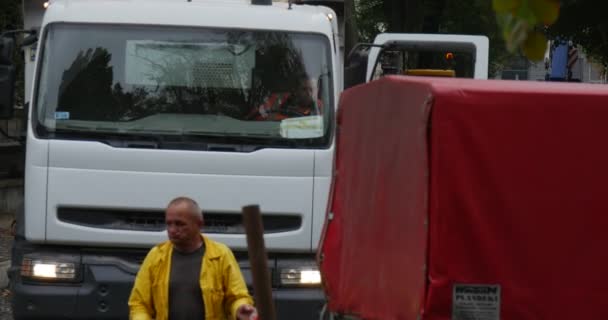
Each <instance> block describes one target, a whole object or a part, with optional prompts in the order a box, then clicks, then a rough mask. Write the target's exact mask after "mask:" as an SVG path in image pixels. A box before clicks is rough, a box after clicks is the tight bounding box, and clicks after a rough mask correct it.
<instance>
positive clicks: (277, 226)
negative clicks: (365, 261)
mask: <svg viewBox="0 0 608 320" xmlns="http://www.w3.org/2000/svg"><path fill="white" fill-rule="evenodd" d="M27 5H32V3H29V4H27ZM27 5H26V6H27ZM41 5H43V6H44V9H43V10H44V14H43V15H40V17H41V20H39V39H38V43H37V47H36V50H35V51H31V53H30V54H31V61H30V63H31V65H30V64H29V63H28V66H27V70H26V72H27V71H31V82H30V85H28V86H27V87H28V88H27V89H29V92H28V96H27V98H26V100H27V101H29V113H28V127H27V135H26V137H27V155H26V165H25V168H26V169H25V171H26V173H25V209H24V212H23V213H22V214H21V215H19V217H18V219H17V220H18V222H17V223H18V225H19V230H20V231H19V234H18V235H17V237H16V241H15V245H14V249H13V260H12V264H13V265H12V268H11V271H10V276H11V285H12V289H13V294H14V297H13V312H14V317H15V318H16V319H24V318H28V319H30V318H64V319H66V318H67V319H91V318H126V317H127V316H128V310H127V304H126V301H127V299H128V295H129V293H130V290H131V286H132V283H133V280H134V277H135V275H136V273H137V271H138V269H139V265H140V263H141V261H142V259H143V258H144V256H145V254H146V253H147V251H148V250H149V248H150V247H152V246H153V245H155V244H157V243H159V242H162V241H165V240H166V231H165V225H164V208H165V206H166V205H167V203H168V202H169V201H170V200H171V199H172V198H174V197H176V196H182V195H183V196H189V197H192V198H194V199H196V200H197V201H198V202H199V203H200V204H201V206H202V208H203V212H204V216H205V227H204V229H203V230H202V232H203V233H205V234H206V235H207V236H209V237H211V238H213V239H215V240H217V241H220V242H223V243H225V244H227V245H228V246H229V247H230V248H231V249H232V250H233V251H234V252H235V255H236V257H237V259H238V260H239V263H240V266H241V269H242V271H243V274H244V276H245V278H246V281H247V283H248V284H249V285H251V274H250V271H249V267H248V259H247V250H246V249H247V244H246V238H245V232H244V228H243V224H242V219H241V208H242V207H243V206H245V205H249V204H258V205H260V207H261V209H262V212H263V223H264V231H265V243H266V246H267V250H268V253H269V267H270V269H271V277H272V281H273V289H274V292H273V293H274V298H275V300H276V304H277V311H278V317H279V318H281V319H310V318H311V317H312V318H314V317H316V316H317V315H318V311H319V310H320V308H321V306H322V304H323V301H324V296H323V293H322V290H321V289H320V277H319V276H318V269H317V267H316V263H315V260H314V253H315V252H316V249H317V243H318V241H319V238H320V233H321V229H322V224H323V219H324V217H325V209H326V204H327V198H328V194H329V187H330V181H331V174H332V165H333V150H334V136H333V132H334V131H333V129H334V121H335V120H334V113H335V108H336V105H337V101H338V97H339V93H340V92H341V90H342V81H341V78H342V76H341V72H342V71H341V65H342V55H341V53H340V50H339V47H340V46H339V43H337V42H336V41H337V39H338V38H339V35H338V33H339V30H338V25H337V18H336V14H335V12H334V11H332V10H331V9H329V8H326V7H322V6H307V5H296V4H293V5H292V4H288V3H263V4H261V5H257V4H252V3H249V2H248V1H244V0H243V1H241V0H222V1H220V0H217V1H214V0H205V1H203V0H193V1H179V2H178V1H163V0H152V1H150V0H146V1H143V0H128V1H112V0H100V1H84V0H55V1H50V2H45V3H44V4H42V3H41ZM41 8H42V7H41ZM41 10H42V9H41ZM33 16H37V15H33ZM27 23H29V24H32V25H31V26H35V19H34V18H33V17H26V24H27ZM26 52H29V51H27V50H26ZM26 58H27V57H26ZM30 68H31V69H30ZM303 83H307V84H309V85H310V89H311V90H310V91H311V95H312V96H311V97H309V98H310V101H306V103H308V102H312V103H313V105H314V108H312V111H311V112H310V113H306V114H301V113H298V112H294V111H289V110H288V111H284V110H273V109H272V108H270V109H267V108H263V106H266V105H268V100H269V99H271V97H273V96H276V95H283V96H284V97H286V96H295V93H294V92H295V91H297V89H298V88H299V87H301V86H302V84H303ZM3 94H5V92H4V91H3ZM302 103H304V102H302ZM269 110H270V111H272V112H274V113H277V114H280V115H281V116H280V117H278V116H276V117H275V116H269V117H263V116H261V114H262V113H264V112H266V113H270V111H269ZM311 275H312V276H311ZM315 275H316V276H315Z"/></svg>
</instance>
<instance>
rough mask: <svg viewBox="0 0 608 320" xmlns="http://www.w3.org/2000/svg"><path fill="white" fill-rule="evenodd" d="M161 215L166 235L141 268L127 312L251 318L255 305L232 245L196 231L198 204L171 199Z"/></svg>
mask: <svg viewBox="0 0 608 320" xmlns="http://www.w3.org/2000/svg"><path fill="white" fill-rule="evenodd" d="M165 220H166V224H167V233H168V236H169V241H166V242H164V243H161V244H159V245H157V246H155V247H154V248H152V249H151V250H150V252H149V253H148V255H147V256H146V259H145V260H144V262H143V264H142V266H141V268H140V269H139V272H138V273H137V277H136V278H135V284H134V285H133V290H132V291H131V296H130V297H129V310H130V318H131V319H134V320H146V319H156V320H160V319H171V320H177V319H207V320H210V319H213V320H215V319H222V320H223V319H239V320H241V319H254V317H256V315H257V311H256V309H255V308H254V307H253V300H252V299H251V296H250V295H249V292H248V291H247V286H246V285H245V281H244V280H243V276H242V274H241V270H240V269H239V266H238V264H237V262H236V259H235V258H234V255H233V254H232V251H230V249H229V248H228V247H226V246H225V245H223V244H221V243H218V242H215V241H213V240H211V239H209V238H207V237H205V236H203V235H202V234H201V233H200V230H201V227H202V226H203V215H202V211H201V209H200V208H199V206H198V204H197V203H196V202H195V201H194V200H192V199H190V198H186V197H179V198H176V199H173V200H172V201H171V202H170V203H169V205H168V206H167V209H166V212H165Z"/></svg>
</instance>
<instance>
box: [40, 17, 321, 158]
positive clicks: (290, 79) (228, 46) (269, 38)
mask: <svg viewBox="0 0 608 320" xmlns="http://www.w3.org/2000/svg"><path fill="white" fill-rule="evenodd" d="M41 52H42V64H41V66H40V72H39V80H38V84H37V89H36V92H37V93H36V97H37V98H36V102H35V103H36V117H35V118H36V119H35V121H36V128H37V133H38V134H39V135H41V136H43V137H50V138H62V137H66V138H70V139H74V138H78V137H79V136H82V137H87V139H91V138H92V139H95V136H97V135H98V136H100V137H101V136H104V135H106V136H107V135H111V136H112V137H114V138H116V137H124V138H125V139H128V138H129V137H130V136H135V135H136V136H138V137H142V136H146V135H149V136H153V137H156V138H157V137H159V136H162V137H165V138H169V139H176V138H179V139H180V141H184V139H188V138H192V139H194V140H196V141H199V142H200V141H201V139H210V140H213V139H219V138H221V139H222V140H221V141H222V142H224V143H230V141H234V143H239V144H243V143H252V144H255V143H260V144H263V145H265V146H268V145H270V146H272V145H277V146H287V147H295V148H297V147H322V146H327V145H328V142H329V141H330V137H329V136H330V134H329V132H330V130H329V129H330V126H331V123H332V121H331V117H332V116H333V93H332V90H333V89H332V85H333V83H332V74H331V70H332V67H331V51H330V46H329V40H328V38H327V37H326V36H323V35H319V34H302V33H289V32H280V31H261V30H259V31H256V30H227V29H222V30H220V29H200V28H196V29H194V28H175V27H154V26H125V25H121V26H108V25H90V24H54V25H51V26H49V28H47V32H46V35H45V38H44V41H43V48H42V50H41ZM231 139H232V140H231Z"/></svg>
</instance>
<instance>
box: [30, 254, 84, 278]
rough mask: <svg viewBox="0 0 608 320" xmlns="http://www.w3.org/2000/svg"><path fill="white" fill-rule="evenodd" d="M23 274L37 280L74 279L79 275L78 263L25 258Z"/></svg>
mask: <svg viewBox="0 0 608 320" xmlns="http://www.w3.org/2000/svg"><path fill="white" fill-rule="evenodd" d="M21 276H22V277H27V278H31V279H37V280H60V281H61V280H64V281H66V280H67V281H73V280H76V276H77V264H76V263H73V262H61V261H52V260H33V259H28V258H24V259H23V261H22V262H21Z"/></svg>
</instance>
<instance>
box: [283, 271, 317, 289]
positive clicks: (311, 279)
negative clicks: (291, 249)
mask: <svg viewBox="0 0 608 320" xmlns="http://www.w3.org/2000/svg"><path fill="white" fill-rule="evenodd" d="M281 284H282V285H285V286H319V285H320V284H321V273H320V272H319V270H318V269H317V268H314V267H308V268H287V269H281Z"/></svg>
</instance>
